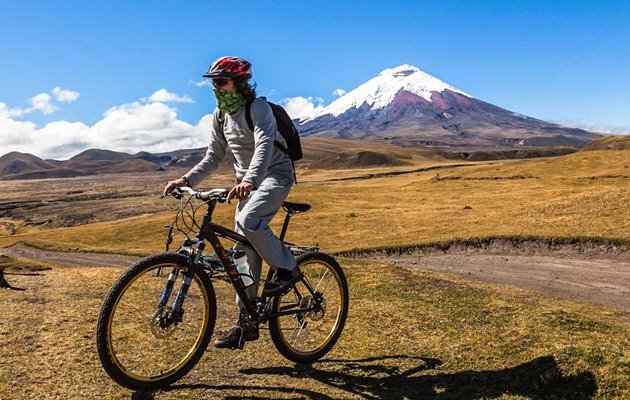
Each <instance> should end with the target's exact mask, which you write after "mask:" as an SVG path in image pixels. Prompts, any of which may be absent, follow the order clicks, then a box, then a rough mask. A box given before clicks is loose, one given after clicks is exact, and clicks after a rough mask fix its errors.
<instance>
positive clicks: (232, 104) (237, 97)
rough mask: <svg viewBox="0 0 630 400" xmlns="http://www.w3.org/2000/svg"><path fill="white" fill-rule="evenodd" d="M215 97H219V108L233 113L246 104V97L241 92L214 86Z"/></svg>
mask: <svg viewBox="0 0 630 400" xmlns="http://www.w3.org/2000/svg"><path fill="white" fill-rule="evenodd" d="M213 90H214V97H216V99H217V103H218V107H219V110H221V111H224V112H226V113H228V114H232V113H235V112H237V111H238V110H240V109H241V108H243V107H244V106H245V103H246V101H245V97H243V95H242V94H240V93H231V92H226V91H225V90H222V89H217V88H214V89H213Z"/></svg>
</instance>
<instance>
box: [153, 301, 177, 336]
mask: <svg viewBox="0 0 630 400" xmlns="http://www.w3.org/2000/svg"><path fill="white" fill-rule="evenodd" d="M175 328H177V322H176V321H174V320H173V318H172V317H171V307H161V308H158V309H157V310H156V311H155V313H154V314H153V317H151V333H153V336H155V337H156V338H159V339H163V338H166V337H169V336H171V335H172V334H173V332H175Z"/></svg>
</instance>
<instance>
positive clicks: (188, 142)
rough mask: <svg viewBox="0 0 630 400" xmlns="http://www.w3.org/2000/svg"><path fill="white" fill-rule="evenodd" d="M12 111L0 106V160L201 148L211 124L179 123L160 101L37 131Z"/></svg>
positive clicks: (208, 120) (208, 121) (117, 108)
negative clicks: (16, 153)
mask: <svg viewBox="0 0 630 400" xmlns="http://www.w3.org/2000/svg"><path fill="white" fill-rule="evenodd" d="M164 92H166V91H164ZM156 93H163V92H161V91H157V92H156ZM166 93H168V92H166ZM154 94H155V93H154ZM151 97H153V96H151ZM151 97H150V98H151ZM42 99H43V97H42ZM38 104H39V103H38ZM41 104H44V102H43V100H42V103H41ZM15 110H16V109H11V108H8V106H7V105H6V104H4V103H0V156H1V155H3V154H6V153H8V152H11V151H20V152H25V153H31V154H35V155H36V156H38V157H42V158H55V159H66V158H69V157H72V156H74V155H75V154H77V153H79V152H81V151H83V150H86V149H90V148H100V149H108V150H115V151H124V152H128V153H135V152H138V151H141V150H146V151H151V152H162V151H172V150H175V149H182V148H194V147H203V146H205V145H206V144H207V143H208V133H209V132H210V124H211V115H206V116H204V117H203V118H202V119H201V120H200V121H199V123H198V124H197V125H192V124H189V123H187V122H185V121H182V120H180V119H178V118H177V110H176V109H175V108H173V107H171V106H169V105H168V104H165V103H164V102H162V101H153V102H149V103H147V102H145V101H135V102H132V103H126V104H121V105H119V106H115V107H112V108H110V109H109V110H107V111H105V113H103V117H102V118H101V119H100V120H99V121H98V122H96V123H95V124H94V125H91V126H89V125H86V124H84V123H82V122H69V121H54V122H50V123H48V124H46V125H44V126H41V127H40V126H37V125H36V124H35V123H33V122H30V121H21V120H16V119H14V118H13V117H15V116H19V115H21V114H20V113H18V112H16V111H15Z"/></svg>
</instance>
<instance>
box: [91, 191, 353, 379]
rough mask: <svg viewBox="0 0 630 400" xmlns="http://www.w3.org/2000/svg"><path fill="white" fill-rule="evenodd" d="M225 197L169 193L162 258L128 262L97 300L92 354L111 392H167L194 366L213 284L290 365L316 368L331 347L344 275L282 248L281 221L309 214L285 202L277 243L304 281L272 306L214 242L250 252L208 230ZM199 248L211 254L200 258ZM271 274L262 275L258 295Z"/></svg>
mask: <svg viewBox="0 0 630 400" xmlns="http://www.w3.org/2000/svg"><path fill="white" fill-rule="evenodd" d="M227 193H228V191H227V190H226V189H213V190H209V191H194V190H193V189H191V188H188V187H178V188H176V189H175V190H174V191H173V192H172V195H173V196H174V197H176V198H177V199H179V200H180V207H179V210H178V212H177V214H176V216H175V219H174V222H173V223H172V224H170V225H167V226H166V227H167V228H168V234H167V238H166V252H164V253H161V254H156V255H152V256H149V257H147V258H144V259H142V260H140V261H138V262H136V263H135V264H133V265H132V266H131V267H129V269H127V270H126V271H125V272H124V273H123V274H122V275H121V276H120V277H119V278H118V280H117V281H116V282H115V283H114V284H113V286H112V287H111V289H110V290H109V292H108V293H107V295H106V296H105V299H104V301H103V305H102V308H101V311H100V314H99V317H98V323H97V329H96V342H97V349H98V355H99V357H100V360H101V364H102V365H103V368H104V369H105V371H106V372H107V374H108V375H109V376H110V377H111V378H112V379H113V380H114V381H115V382H117V383H118V384H120V385H122V386H125V387H127V388H130V389H136V390H137V389H145V390H147V389H149V390H150V389H155V388H159V387H163V386H167V385H170V384H172V383H173V382H175V381H177V380H178V379H180V378H182V377H183V376H184V375H186V374H187V373H188V372H189V371H190V370H191V369H192V368H193V366H194V365H195V364H196V363H197V362H198V361H199V359H200V358H201V356H202V355H203V353H204V351H205V350H206V347H207V346H208V343H209V341H210V338H211V336H212V333H213V330H214V326H215V320H216V316H217V307H216V297H215V291H214V287H213V283H212V281H213V280H214V279H221V280H225V281H228V282H230V283H231V284H232V286H233V288H234V290H235V291H236V293H237V294H238V296H239V298H240V300H241V301H242V303H243V305H244V309H245V311H244V312H245V313H246V314H247V323H251V324H256V325H259V324H265V323H268V324H269V333H270V336H271V339H272V341H273V343H274V345H275V347H276V348H277V349H278V351H279V352H280V353H281V354H282V355H283V356H284V357H286V358H287V359H289V360H291V361H293V362H296V363H310V362H313V361H316V360H318V359H320V358H321V357H323V356H324V355H325V354H326V353H328V352H329V351H330V350H331V349H332V348H333V346H334V345H335V343H336V342H337V340H338V339H339V336H340V335H341V332H342V330H343V328H344V325H345V321H346V317H347V315H348V285H347V282H346V278H345V275H344V272H343V270H342V269H341V267H340V266H339V264H338V263H337V261H336V260H335V259H334V258H333V257H331V256H329V255H327V254H324V253H322V252H320V251H319V247H318V246H298V245H295V244H293V243H288V242H286V241H284V237H285V235H286V232H287V228H288V225H289V220H290V218H291V217H292V216H293V215H295V214H298V213H303V212H306V211H308V210H309V209H310V208H311V206H310V205H308V204H300V203H291V202H284V204H283V209H284V210H285V211H286V213H287V214H286V217H285V220H284V224H283V226H282V231H281V234H280V236H279V237H280V239H281V240H282V241H283V242H284V243H285V244H286V245H287V246H289V248H290V249H291V251H292V252H293V254H294V255H295V256H296V259H297V264H298V267H299V268H300V270H301V271H302V273H303V275H304V277H303V278H302V279H301V280H300V281H298V282H297V283H296V284H295V285H293V286H292V287H290V288H288V289H287V291H285V292H284V293H279V294H276V295H274V296H273V297H271V298H267V297H264V296H262V295H261V296H256V297H255V298H249V296H248V295H247V292H246V287H245V283H244V281H246V279H244V278H248V277H247V276H246V275H247V274H246V273H243V272H239V270H238V269H237V266H236V264H235V262H234V259H233V257H232V255H233V253H234V251H233V250H232V249H231V248H228V249H226V247H224V245H223V244H222V242H221V239H223V240H229V241H232V242H235V243H240V244H242V245H244V246H247V247H249V248H252V249H253V246H252V245H251V244H250V243H249V241H248V240H247V238H246V237H245V236H243V235H240V234H239V233H237V232H234V231H233V230H231V229H228V228H225V227H223V226H220V225H217V224H215V223H213V222H212V214H213V212H214V210H215V207H216V206H217V203H225V202H226V201H227ZM195 203H200V204H198V205H196V204H195ZM204 205H207V208H206V211H205V213H204V215H203V217H202V218H201V223H200V224H198V223H197V221H196V219H197V217H196V214H197V213H198V210H199V209H200V208H201V207H202V206H204ZM174 231H175V233H177V232H179V233H181V234H183V235H184V236H185V238H184V239H183V241H182V243H181V245H180V246H179V247H178V248H177V250H175V251H169V247H170V245H171V243H172V241H173V233H174ZM206 242H208V243H210V246H211V247H212V249H213V250H214V253H208V254H204V253H203V252H204V250H205V247H206ZM274 274H275V271H274V269H272V268H270V269H269V271H268V273H267V277H266V280H265V281H264V282H261V285H260V287H264V284H265V283H266V282H267V281H269V280H271V279H272V278H273V277H274ZM249 278H250V279H251V276H249ZM242 347H243V340H242V338H241V343H239V348H241V349H242Z"/></svg>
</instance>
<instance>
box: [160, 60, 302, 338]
mask: <svg viewBox="0 0 630 400" xmlns="http://www.w3.org/2000/svg"><path fill="white" fill-rule="evenodd" d="M203 76H204V77H205V78H211V79H212V86H213V91H214V95H215V97H216V100H217V108H216V109H215V110H214V113H213V115H212V127H211V130H210V141H209V143H208V149H207V151H206V155H205V157H204V158H203V159H202V160H201V161H200V162H199V163H198V164H197V165H195V166H194V167H193V168H192V169H191V170H190V171H189V172H187V173H186V174H185V175H184V176H182V177H181V178H179V179H175V180H173V181H170V182H168V183H167V185H166V187H165V188H164V195H167V194H169V193H170V192H171V191H172V190H173V189H174V188H175V187H176V186H189V187H194V186H195V185H196V184H197V183H199V182H200V181H201V180H202V179H203V178H204V177H207V176H209V175H210V174H212V173H213V172H214V171H215V170H216V169H217V168H218V166H219V163H220V162H221V160H222V159H223V158H224V156H225V155H226V153H227V149H229V150H230V151H231V154H232V155H231V158H232V164H233V167H234V171H235V172H236V182H237V184H236V185H235V186H234V187H232V189H231V190H230V191H229V193H228V200H229V199H232V198H236V199H238V205H237V207H236V214H235V217H234V219H235V231H236V232H239V233H241V234H242V235H244V236H245V237H246V238H247V239H248V240H249V242H250V243H251V244H252V245H253V247H254V248H255V249H256V251H253V250H250V249H248V248H246V247H245V246H242V245H239V244H237V245H236V246H235V248H234V250H235V251H236V254H241V253H240V251H243V252H244V253H245V257H246V259H247V264H248V266H249V269H250V272H251V275H252V277H253V279H254V282H255V283H254V284H253V285H252V286H250V287H249V288H248V289H247V290H248V295H249V296H250V297H251V298H254V297H255V296H256V293H257V290H258V282H259V281H260V272H261V269H262V260H263V259H264V260H265V262H267V264H269V265H270V266H271V267H272V268H274V269H276V271H277V274H276V278H275V279H274V280H272V281H270V282H268V283H267V285H266V286H265V288H264V289H263V293H264V294H265V295H268V296H272V295H274V294H276V293H280V292H282V291H284V290H286V289H287V288H289V287H290V286H291V285H293V284H294V283H295V282H297V281H299V280H300V279H302V273H301V272H300V270H299V268H297V267H296V260H295V257H294V256H293V254H291V251H290V250H289V248H288V247H287V246H285V245H284V243H282V241H280V239H278V237H277V236H276V235H275V234H274V233H273V232H272V231H271V229H269V225H268V224H269V222H270V221H271V219H272V218H273V217H274V216H275V215H276V213H277V212H278V210H279V209H280V207H281V206H282V203H283V202H284V200H285V199H286V197H287V196H288V194H289V191H290V190H291V186H293V176H294V175H293V174H294V171H293V165H292V164H291V159H290V158H289V156H288V155H287V154H286V153H285V152H284V151H283V150H282V149H280V148H279V146H278V145H276V142H280V145H282V146H284V145H285V141H284V139H283V137H282V135H281V134H280V133H279V132H278V131H277V128H276V120H275V117H274V115H273V112H272V110H271V107H270V106H269V104H268V103H267V101H266V100H265V99H263V98H256V85H255V84H254V85H252V84H250V82H249V79H250V78H251V77H252V73H251V63H250V62H249V61H247V60H245V59H243V58H240V57H232V56H226V57H220V58H219V59H217V60H216V61H214V62H213V63H212V65H211V66H210V68H209V70H208V71H207V72H206V73H205V74H204V75H203ZM249 104H251V105H249ZM248 105H249V107H250V114H251V118H252V121H253V123H254V129H253V130H252V129H250V128H249V126H248V123H247V120H246V112H245V107H247V106H248ZM285 148H286V146H285ZM261 257H262V259H261ZM237 305H238V306H239V308H240V310H241V312H240V316H239V319H238V321H237V323H236V325H235V326H234V327H233V328H232V329H230V330H229V331H228V332H225V333H224V334H223V335H221V336H220V337H219V338H218V339H217V340H216V341H215V343H214V345H215V347H218V348H237V346H238V343H239V341H240V340H241V336H242V339H243V340H245V341H252V340H256V339H258V336H259V332H258V326H255V325H253V324H250V323H248V321H247V317H246V315H247V314H246V312H245V311H244V306H243V304H241V301H240V299H239V298H238V296H237Z"/></svg>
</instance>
